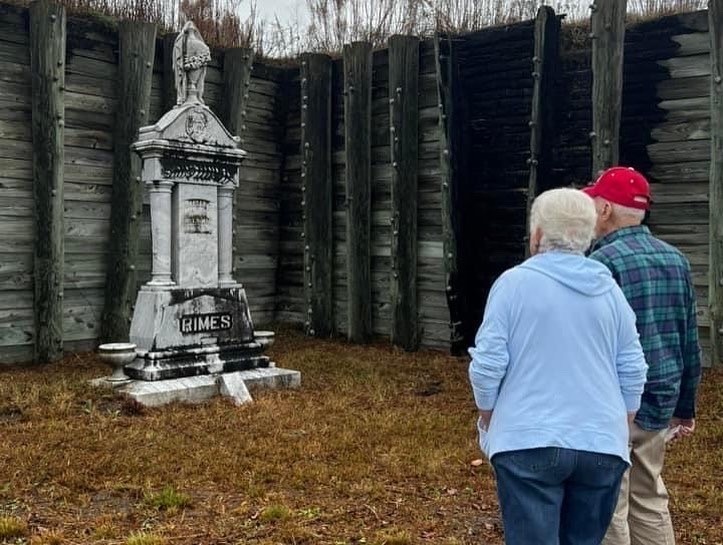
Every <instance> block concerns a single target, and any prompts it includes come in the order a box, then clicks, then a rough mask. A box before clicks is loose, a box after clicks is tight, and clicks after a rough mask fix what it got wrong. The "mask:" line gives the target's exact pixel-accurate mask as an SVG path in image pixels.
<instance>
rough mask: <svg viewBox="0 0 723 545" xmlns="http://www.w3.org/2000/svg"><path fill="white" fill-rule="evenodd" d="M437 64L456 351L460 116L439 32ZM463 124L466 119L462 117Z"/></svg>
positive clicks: (449, 51) (446, 42) (448, 48)
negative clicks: (456, 164)
mask: <svg viewBox="0 0 723 545" xmlns="http://www.w3.org/2000/svg"><path fill="white" fill-rule="evenodd" d="M434 52H435V59H436V64H437V98H438V104H439V128H440V130H439V151H440V172H441V181H442V187H441V191H442V238H443V247H444V256H443V261H444V272H445V282H446V284H445V292H446V294H447V305H448V307H449V327H450V331H451V333H450V345H451V348H452V350H456V349H457V348H458V346H457V345H459V344H460V343H462V342H463V341H464V334H463V323H462V321H463V315H464V312H463V309H462V299H461V297H460V284H461V281H460V275H459V266H458V243H457V228H456V224H457V222H456V217H455V199H454V195H455V193H454V179H455V171H454V161H453V156H452V155H453V151H454V137H453V131H454V128H455V124H456V123H457V119H456V117H455V115H456V114H455V108H454V100H453V96H454V89H453V81H454V77H453V74H454V71H453V59H452V55H453V48H452V43H451V40H450V39H449V38H446V37H442V36H440V35H439V34H437V35H435V37H434ZM459 122H460V123H461V122H462V120H459Z"/></svg>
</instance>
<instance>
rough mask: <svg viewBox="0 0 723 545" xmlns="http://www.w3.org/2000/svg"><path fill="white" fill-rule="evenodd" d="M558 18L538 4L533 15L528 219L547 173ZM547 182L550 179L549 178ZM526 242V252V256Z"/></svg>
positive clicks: (558, 39)
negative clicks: (533, 47) (541, 182)
mask: <svg viewBox="0 0 723 545" xmlns="http://www.w3.org/2000/svg"><path fill="white" fill-rule="evenodd" d="M559 45H560V20H559V19H558V18H557V17H556V16H555V10H553V9H552V8H551V7H549V6H541V7H540V9H539V10H538V11H537V18H536V19H535V52H534V56H533V57H532V113H531V116H530V158H529V159H528V160H527V163H528V164H529V165H530V178H529V182H528V184H527V215H526V216H525V217H526V218H527V221H528V222H529V219H530V209H531V208H532V201H534V200H535V197H537V194H538V193H539V191H540V185H541V184H540V180H542V181H543V184H542V185H543V187H546V186H547V184H546V183H544V182H545V181H546V180H547V179H548V178H549V176H550V168H551V161H552V140H553V130H554V129H553V123H554V115H553V113H554V96H555V81H554V76H555V74H554V71H555V69H556V66H557V63H558V55H559V50H560V48H559ZM548 183H549V182H548ZM529 252H530V248H529V245H528V244H526V245H525V255H527V256H529Z"/></svg>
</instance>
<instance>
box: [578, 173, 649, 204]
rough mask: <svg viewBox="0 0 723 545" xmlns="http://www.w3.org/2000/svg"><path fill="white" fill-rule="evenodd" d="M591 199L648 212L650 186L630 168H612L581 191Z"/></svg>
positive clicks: (640, 175) (643, 177)
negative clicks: (596, 198)
mask: <svg viewBox="0 0 723 545" xmlns="http://www.w3.org/2000/svg"><path fill="white" fill-rule="evenodd" d="M583 191H584V192H585V193H587V194H588V195H590V196H591V197H593V198H594V197H600V198H602V199H605V200H608V201H610V202H612V203H615V204H619V205H620V206H627V207H628V208H637V209H638V210H648V209H649V208H650V203H651V202H652V201H651V199H650V185H649V184H648V180H646V179H645V176H643V175H642V174H640V173H639V172H638V171H637V170H635V169H634V168H630V167H612V168H609V169H607V170H606V171H605V172H603V173H602V174H601V175H600V177H599V178H598V179H597V180H596V181H595V183H594V184H592V185H590V186H588V187H586V188H585V189H583Z"/></svg>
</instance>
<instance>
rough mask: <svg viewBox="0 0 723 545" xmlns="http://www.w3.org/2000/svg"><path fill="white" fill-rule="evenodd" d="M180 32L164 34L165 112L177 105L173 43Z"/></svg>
mask: <svg viewBox="0 0 723 545" xmlns="http://www.w3.org/2000/svg"><path fill="white" fill-rule="evenodd" d="M177 37H178V32H170V33H168V34H165V35H164V36H163V113H166V112H167V111H169V110H170V109H172V108H173V107H174V106H175V105H176V75H175V73H174V72H173V44H174V43H175V42H176V38H177Z"/></svg>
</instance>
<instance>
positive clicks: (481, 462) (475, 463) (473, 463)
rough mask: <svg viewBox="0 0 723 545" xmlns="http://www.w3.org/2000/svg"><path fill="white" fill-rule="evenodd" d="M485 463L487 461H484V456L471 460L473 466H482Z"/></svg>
mask: <svg viewBox="0 0 723 545" xmlns="http://www.w3.org/2000/svg"><path fill="white" fill-rule="evenodd" d="M484 463H485V461H484V460H483V459H482V458H477V459H476V460H472V461H471V462H470V465H471V466H472V467H479V466H481V465H482V464H484Z"/></svg>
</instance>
